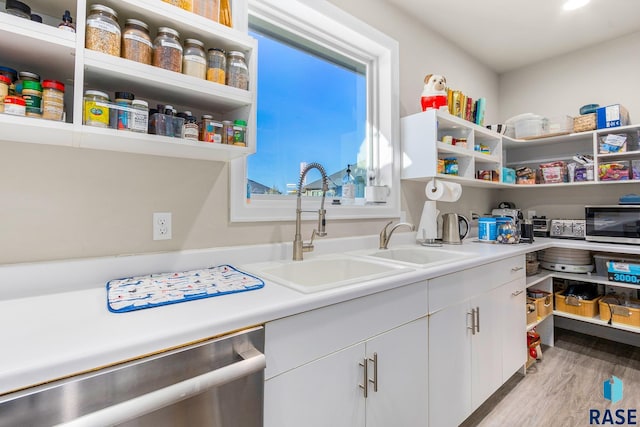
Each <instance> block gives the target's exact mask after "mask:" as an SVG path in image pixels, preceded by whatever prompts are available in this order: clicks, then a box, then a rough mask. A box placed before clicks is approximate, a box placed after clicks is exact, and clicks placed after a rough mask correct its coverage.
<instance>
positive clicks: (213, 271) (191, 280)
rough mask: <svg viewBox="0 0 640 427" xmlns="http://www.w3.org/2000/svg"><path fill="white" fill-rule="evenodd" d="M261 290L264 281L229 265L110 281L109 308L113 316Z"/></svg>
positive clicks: (108, 290) (108, 289)
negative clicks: (114, 314)
mask: <svg viewBox="0 0 640 427" xmlns="http://www.w3.org/2000/svg"><path fill="white" fill-rule="evenodd" d="M262 287H264V282H263V281H262V280H260V279H259V278H257V277H255V276H252V275H250V274H247V273H245V272H242V271H239V270H237V269H235V268H234V267H232V266H230V265H218V266H216V267H211V268H205V269H201V270H190V271H181V272H173V273H157V274H148V275H145V276H136V277H127V278H124V279H114V280H110V281H109V282H107V307H108V308H109V311H111V312H113V313H125V312H127V311H133V310H141V309H143V308H151V307H157V306H160V305H167V304H175V303H178V302H183V301H191V300H195V299H201V298H209V297H215V296H220V295H227V294H232V293H236V292H245V291H252V290H255V289H260V288H262Z"/></svg>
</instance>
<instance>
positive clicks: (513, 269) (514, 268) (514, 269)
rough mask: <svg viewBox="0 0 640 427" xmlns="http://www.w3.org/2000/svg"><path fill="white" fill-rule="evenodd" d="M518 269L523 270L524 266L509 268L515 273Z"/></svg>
mask: <svg viewBox="0 0 640 427" xmlns="http://www.w3.org/2000/svg"><path fill="white" fill-rule="evenodd" d="M520 270H524V267H513V268H512V269H511V271H513V272H514V273H515V272H516V271H520Z"/></svg>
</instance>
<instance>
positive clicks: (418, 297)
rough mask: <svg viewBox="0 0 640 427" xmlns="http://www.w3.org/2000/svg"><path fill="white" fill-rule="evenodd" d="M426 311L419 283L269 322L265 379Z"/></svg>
mask: <svg viewBox="0 0 640 427" xmlns="http://www.w3.org/2000/svg"><path fill="white" fill-rule="evenodd" d="M426 314H427V286H426V282H420V283H415V284H413V285H408V286H403V287H401V288H398V289H392V290H389V291H384V292H379V293H376V294H373V295H368V296H366V297H362V298H357V299H354V300H350V301H346V302H342V303H339V304H334V305H330V306H328V307H323V308H319V309H316V310H311V311H307V312H305V313H301V314H298V315H295V316H290V317H286V318H283V319H279V320H275V321H273V322H269V323H267V324H266V326H265V355H266V357H267V369H266V371H265V379H268V378H271V377H273V376H275V375H278V374H280V373H282V372H285V371H288V370H290V369H293V368H295V367H298V366H300V365H303V364H305V363H308V362H310V361H312V360H315V359H318V358H320V357H322V356H325V355H327V354H330V353H332V352H335V351H338V350H341V349H343V348H346V347H348V346H350V345H353V344H354V343H357V342H360V341H364V340H366V339H368V338H370V337H372V336H375V335H377V334H380V333H382V332H385V331H388V330H390V329H393V328H395V327H397V326H400V325H403V324H405V323H408V322H410V321H412V320H415V319H418V318H420V317H423V316H425V315H426ZM426 333H427V331H425V334H426Z"/></svg>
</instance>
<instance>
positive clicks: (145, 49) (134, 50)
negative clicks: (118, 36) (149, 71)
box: [122, 19, 153, 65]
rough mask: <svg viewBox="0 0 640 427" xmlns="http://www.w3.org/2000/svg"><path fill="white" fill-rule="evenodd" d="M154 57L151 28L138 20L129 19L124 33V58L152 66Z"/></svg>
mask: <svg viewBox="0 0 640 427" xmlns="http://www.w3.org/2000/svg"><path fill="white" fill-rule="evenodd" d="M152 55H153V43H152V42H151V36H150V35H149V26H148V25H147V24H146V23H144V22H142V21H139V20H137V19H127V20H126V22H125V24H124V31H123V33H122V57H123V58H126V59H130V60H132V61H136V62H142V63H143V64H147V65H150V64H151V58H152Z"/></svg>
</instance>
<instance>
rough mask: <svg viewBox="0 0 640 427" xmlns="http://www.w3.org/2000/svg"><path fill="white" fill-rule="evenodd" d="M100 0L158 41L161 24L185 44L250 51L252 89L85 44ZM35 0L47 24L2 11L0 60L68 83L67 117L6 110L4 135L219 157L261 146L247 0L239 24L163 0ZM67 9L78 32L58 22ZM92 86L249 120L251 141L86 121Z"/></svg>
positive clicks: (239, 3)
mask: <svg viewBox="0 0 640 427" xmlns="http://www.w3.org/2000/svg"><path fill="white" fill-rule="evenodd" d="M93 4H102V5H105V6H108V7H110V8H112V9H114V10H115V11H116V12H117V14H118V23H119V25H120V27H121V29H122V30H124V26H125V22H126V20H127V19H130V18H134V19H139V20H141V21H143V22H145V23H146V24H147V25H148V26H149V28H150V31H149V32H150V35H151V39H152V40H153V39H154V38H155V36H156V33H157V30H158V28H159V27H162V26H166V27H170V28H173V29H175V30H177V31H178V32H179V33H180V41H181V42H184V40H185V39H188V38H194V39H198V40H200V41H202V42H203V43H204V47H205V51H206V50H207V49H209V48H221V49H224V50H225V51H226V52H228V51H231V50H235V51H240V52H243V53H244V54H245V57H246V62H247V66H248V69H249V89H248V90H243V89H237V88H234V87H231V86H226V85H224V84H219V83H214V82H211V81H208V80H204V79H199V78H196V77H192V76H188V75H184V74H181V73H176V72H172V71H168V70H165V69H161V68H158V67H154V66H152V65H146V64H143V63H138V62H134V61H130V60H127V59H124V58H120V57H116V56H112V55H107V54H104V53H101V52H97V51H93V50H89V49H85V47H84V46H85V27H86V20H87V19H86V18H87V14H88V12H89V9H90V7H91V5H93ZM29 5H30V6H31V8H32V11H33V13H37V14H39V15H41V16H43V18H44V23H37V22H32V21H29V20H26V19H22V18H19V17H15V16H12V15H9V14H6V13H0V58H3V59H2V60H1V61H0V66H5V67H10V68H14V69H16V70H18V71H32V72H35V73H37V74H39V75H40V76H41V77H42V79H53V80H58V81H61V82H63V83H64V84H65V111H66V119H65V121H64V122H56V121H49V120H43V119H38V118H32V117H24V118H23V117H18V116H11V115H6V114H0V135H2V140H6V141H14V142H21V143H22V142H24V143H43V144H52V145H63V146H79V147H85V148H93V149H102V150H113V151H123V152H132V153H140V154H150V155H159V156H169V157H182V158H192V159H203V160H216V161H228V160H231V159H234V158H237V157H241V156H246V155H248V154H251V153H253V152H255V147H256V139H255V129H256V80H257V42H256V41H255V39H253V38H252V37H250V36H249V35H248V34H247V4H246V1H245V0H236V1H234V2H233V4H232V12H233V21H234V27H233V28H230V27H227V26H224V25H222V24H219V23H217V22H214V21H212V20H209V19H207V18H205V17H202V16H199V15H196V14H194V13H191V12H188V11H185V10H182V9H180V8H178V7H175V6H172V5H171V4H168V3H165V2H163V1H161V0H98V1H94V0H77V1H75V0H61V1H56V2H51V1H47V0H32V1H30V2H29ZM3 9H4V7H3ZM65 10H69V11H70V12H71V15H72V17H73V20H74V24H75V25H76V33H75V34H74V33H71V32H66V31H63V30H60V29H58V28H57V25H58V23H59V22H60V21H61V17H62V14H63V13H64V11H65ZM88 89H94V90H100V91H103V92H106V93H108V94H109V95H110V96H111V97H112V99H113V95H114V92H116V91H123V92H131V93H133V94H134V95H135V98H136V99H142V100H145V101H147V102H148V103H149V108H155V106H156V105H157V104H170V105H172V106H174V107H175V108H176V109H177V110H178V111H187V110H188V111H191V112H192V114H193V115H194V116H195V117H197V118H198V120H199V119H200V117H201V116H202V115H203V114H210V115H212V116H213V118H214V119H216V120H231V121H233V120H245V121H246V122H247V132H246V147H242V146H234V145H227V144H215V143H205V142H200V141H193V140H186V139H182V138H173V137H167V136H159V135H151V134H144V133H135V132H129V131H121V130H120V131H119V130H116V129H110V128H96V127H91V126H85V125H83V124H82V121H83V120H82V118H83V96H84V92H85V90H88Z"/></svg>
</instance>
